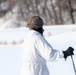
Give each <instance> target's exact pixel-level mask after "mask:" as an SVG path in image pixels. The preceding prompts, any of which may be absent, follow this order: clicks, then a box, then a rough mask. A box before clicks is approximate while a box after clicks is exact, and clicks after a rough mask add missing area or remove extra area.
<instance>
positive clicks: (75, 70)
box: [71, 55, 76, 75]
mask: <svg viewBox="0 0 76 75" xmlns="http://www.w3.org/2000/svg"><path fill="white" fill-rule="evenodd" d="M71 59H72V64H73V68H74V72H75V75H76V69H75V64H74V60H73V57H72V55H71Z"/></svg>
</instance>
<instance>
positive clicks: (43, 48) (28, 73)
mask: <svg viewBox="0 0 76 75" xmlns="http://www.w3.org/2000/svg"><path fill="white" fill-rule="evenodd" d="M43 25H44V22H43V20H42V18H40V17H39V16H33V17H31V18H30V19H28V21H27V27H28V28H29V33H28V35H27V37H26V38H25V39H24V42H23V44H22V49H23V65H22V71H21V75H49V71H48V68H47V65H46V61H48V60H50V61H56V60H58V58H65V59H66V58H67V57H68V56H71V55H74V53H73V51H74V49H73V48H72V47H69V48H68V49H67V50H65V51H61V52H60V51H58V50H55V49H53V47H52V46H51V45H50V44H49V43H48V42H47V41H46V39H45V38H44V37H43V32H44V29H43Z"/></svg>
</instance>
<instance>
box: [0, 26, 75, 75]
mask: <svg viewBox="0 0 76 75" xmlns="http://www.w3.org/2000/svg"><path fill="white" fill-rule="evenodd" d="M44 30H45V32H44V36H45V38H46V39H47V41H48V42H49V43H50V44H51V45H52V46H53V48H55V49H57V50H66V49H67V48H68V47H69V46H72V47H73V48H74V49H76V26H75V25H66V26H45V27H44ZM27 32H28V29H27V28H13V29H1V30H0V75H20V71H21V65H22V50H21V45H20V44H16V45H11V44H10V43H12V42H13V41H14V42H15V43H18V42H19V41H21V40H22V39H23V38H25V37H26V35H27ZM2 43H3V44H2ZM7 43H8V44H7ZM75 57H76V51H74V56H73V59H74V62H75V65H76V58H75ZM47 65H48V68H49V71H50V75H75V74H74V69H73V65H72V61H71V57H68V58H67V60H66V61H65V60H64V59H59V60H58V61H56V62H50V61H48V62H47Z"/></svg>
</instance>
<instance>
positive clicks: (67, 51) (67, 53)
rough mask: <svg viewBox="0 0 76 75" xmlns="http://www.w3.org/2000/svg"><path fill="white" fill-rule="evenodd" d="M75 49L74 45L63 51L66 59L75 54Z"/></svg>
mask: <svg viewBox="0 0 76 75" xmlns="http://www.w3.org/2000/svg"><path fill="white" fill-rule="evenodd" d="M73 51H74V48H72V47H69V48H68V49H67V50H66V51H63V54H64V58H65V60H66V58H67V57H68V56H71V55H74V53H73Z"/></svg>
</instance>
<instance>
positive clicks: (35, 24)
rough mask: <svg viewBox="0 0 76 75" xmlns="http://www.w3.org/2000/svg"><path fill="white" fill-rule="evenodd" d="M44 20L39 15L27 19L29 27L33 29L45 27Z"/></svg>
mask: <svg viewBox="0 0 76 75" xmlns="http://www.w3.org/2000/svg"><path fill="white" fill-rule="evenodd" d="M43 25H44V22H43V20H42V19H41V18H40V17H39V16H33V17H31V18H30V19H28V21H27V27H29V28H31V29H38V28H43Z"/></svg>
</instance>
